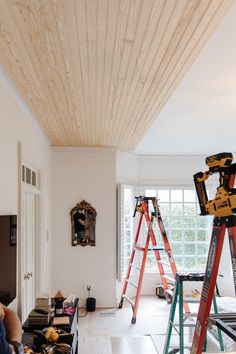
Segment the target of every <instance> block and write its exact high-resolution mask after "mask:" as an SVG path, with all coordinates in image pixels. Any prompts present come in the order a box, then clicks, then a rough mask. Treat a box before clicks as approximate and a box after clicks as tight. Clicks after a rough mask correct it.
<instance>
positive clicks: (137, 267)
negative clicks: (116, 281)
mask: <svg viewBox="0 0 236 354" xmlns="http://www.w3.org/2000/svg"><path fill="white" fill-rule="evenodd" d="M132 267H133V268H135V269H137V270H141V268H140V267H139V266H137V265H136V264H132Z"/></svg>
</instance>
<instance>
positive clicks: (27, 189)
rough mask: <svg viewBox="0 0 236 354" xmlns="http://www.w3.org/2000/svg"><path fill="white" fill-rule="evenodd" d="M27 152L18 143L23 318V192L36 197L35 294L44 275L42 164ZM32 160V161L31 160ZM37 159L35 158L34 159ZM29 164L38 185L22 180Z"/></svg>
mask: <svg viewBox="0 0 236 354" xmlns="http://www.w3.org/2000/svg"><path fill="white" fill-rule="evenodd" d="M26 155H27V154H23V153H22V144H21V143H18V227H17V233H18V242H17V299H18V301H17V311H18V314H19V316H20V318H21V320H25V319H24V318H22V317H23V314H24V308H23V306H24V299H23V296H24V292H23V287H24V282H25V280H24V257H25V256H26V255H25V254H24V250H25V246H26V245H25V243H24V242H25V240H24V237H23V235H22V222H21V220H22V209H21V208H22V195H23V193H30V194H33V195H34V197H35V240H34V245H35V250H36V249H37V252H35V262H34V266H35V277H34V289H35V295H36V294H37V293H40V291H41V276H42V271H41V263H42V262H41V255H42V247H41V229H42V210H41V208H42V190H41V185H40V179H41V171H42V169H41V168H40V166H35V164H34V163H32V160H33V157H31V158H30V159H29V158H27V157H26ZM30 160H31V161H30ZM34 160H35V159H34ZM23 165H24V166H27V167H29V168H32V169H33V170H34V171H36V174H37V177H36V178H37V179H38V182H37V185H36V186H35V187H33V186H31V185H29V184H26V183H25V182H23V181H22V166H23Z"/></svg>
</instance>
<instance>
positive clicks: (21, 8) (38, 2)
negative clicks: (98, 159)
mask: <svg viewBox="0 0 236 354" xmlns="http://www.w3.org/2000/svg"><path fill="white" fill-rule="evenodd" d="M232 2H233V0H191V1H190V0H112V1H111V0H50V1H48V0H0V64H1V65H2V66H3V68H4V69H5V71H6V72H7V74H8V75H9V77H10V78H11V80H12V81H13V83H14V84H15V86H16V87H17V89H18V91H19V93H20V95H21V96H22V98H23V99H24V100H25V102H26V103H27V104H28V106H29V108H30V109H31V111H32V112H33V113H34V115H35V116H36V118H37V119H38V120H39V122H40V123H41V125H42V127H43V129H44V130H45V132H46V133H47V135H48V137H49V138H50V140H51V142H52V144H53V145H57V146H94V147H101V146H113V147H117V148H118V149H119V150H124V151H132V150H133V149H134V148H135V147H136V146H137V144H138V143H139V141H140V140H141V138H142V137H143V136H144V134H145V133H146V131H147V129H148V128H150V126H151V124H152V123H153V122H154V120H155V119H158V114H159V113H160V112H161V110H162V108H163V107H164V105H165V103H166V102H167V101H168V99H169V98H170V96H171V94H172V93H173V91H174V90H175V88H176V87H177V85H178V84H179V82H180V81H181V79H182V78H183V76H184V75H185V74H186V72H187V70H188V69H189V68H190V66H191V65H192V63H193V62H194V60H195V58H196V57H197V56H198V54H199V52H200V51H201V49H202V48H203V46H204V45H205V44H206V42H207V40H208V39H209V37H210V35H211V34H212V32H213V31H214V30H215V29H216V27H217V25H218V23H219V22H220V20H221V19H222V18H223V16H224V15H225V13H226V11H227V10H228V9H229V8H230V6H231V4H232Z"/></svg>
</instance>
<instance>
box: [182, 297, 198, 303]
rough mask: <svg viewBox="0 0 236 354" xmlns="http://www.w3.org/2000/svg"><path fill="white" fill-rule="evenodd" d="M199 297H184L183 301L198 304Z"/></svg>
mask: <svg viewBox="0 0 236 354" xmlns="http://www.w3.org/2000/svg"><path fill="white" fill-rule="evenodd" d="M200 300H201V299H200V298H199V299H188V298H184V299H183V302H184V303H185V304H186V303H187V304H199V302H200Z"/></svg>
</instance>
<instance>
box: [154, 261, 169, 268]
mask: <svg viewBox="0 0 236 354" xmlns="http://www.w3.org/2000/svg"><path fill="white" fill-rule="evenodd" d="M157 263H160V264H163V265H166V266H167V267H170V263H169V262H166V261H162V260H160V261H157Z"/></svg>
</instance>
